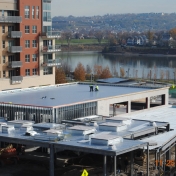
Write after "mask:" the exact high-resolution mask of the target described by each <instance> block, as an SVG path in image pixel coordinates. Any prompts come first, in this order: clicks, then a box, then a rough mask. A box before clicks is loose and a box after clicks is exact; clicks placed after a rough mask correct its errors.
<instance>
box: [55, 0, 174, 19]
mask: <svg viewBox="0 0 176 176" xmlns="http://www.w3.org/2000/svg"><path fill="white" fill-rule="evenodd" d="M175 11H176V0H52V17H54V16H69V15H73V16H94V15H104V14H108V13H109V14H119V13H150V12H156V13H157V12H165V13H167V12H168V13H171V12H175Z"/></svg>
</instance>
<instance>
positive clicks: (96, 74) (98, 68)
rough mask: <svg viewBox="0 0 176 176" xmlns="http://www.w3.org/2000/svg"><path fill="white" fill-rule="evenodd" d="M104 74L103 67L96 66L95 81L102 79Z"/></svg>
mask: <svg viewBox="0 0 176 176" xmlns="http://www.w3.org/2000/svg"><path fill="white" fill-rule="evenodd" d="M101 74H102V66H101V65H94V77H95V79H97V78H100V75H101Z"/></svg>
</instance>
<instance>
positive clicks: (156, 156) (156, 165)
mask: <svg viewBox="0 0 176 176" xmlns="http://www.w3.org/2000/svg"><path fill="white" fill-rule="evenodd" d="M157 167H158V155H157V150H155V169H157Z"/></svg>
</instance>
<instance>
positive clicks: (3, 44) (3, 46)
mask: <svg viewBox="0 0 176 176" xmlns="http://www.w3.org/2000/svg"><path fill="white" fill-rule="evenodd" d="M2 48H5V41H4V40H3V41H2Z"/></svg>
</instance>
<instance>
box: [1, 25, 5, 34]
mask: <svg viewBox="0 0 176 176" xmlns="http://www.w3.org/2000/svg"><path fill="white" fill-rule="evenodd" d="M2 33H3V34H4V33H5V26H2Z"/></svg>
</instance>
